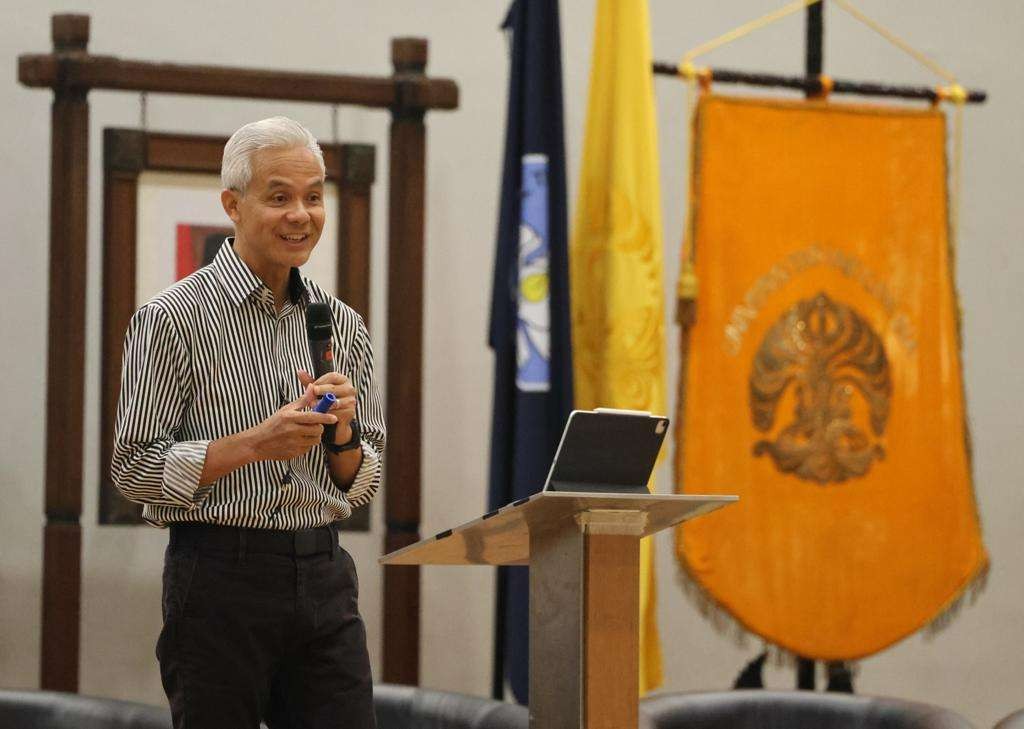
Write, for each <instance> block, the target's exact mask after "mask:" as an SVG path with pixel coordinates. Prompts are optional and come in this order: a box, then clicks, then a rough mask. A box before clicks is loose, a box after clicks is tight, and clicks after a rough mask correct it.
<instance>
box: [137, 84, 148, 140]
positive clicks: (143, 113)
mask: <svg viewBox="0 0 1024 729" xmlns="http://www.w3.org/2000/svg"><path fill="white" fill-rule="evenodd" d="M139 127H140V128H141V129H142V131H144V132H148V131H149V96H148V94H146V92H145V91H143V92H142V93H141V94H139Z"/></svg>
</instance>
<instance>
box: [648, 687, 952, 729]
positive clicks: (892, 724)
mask: <svg viewBox="0 0 1024 729" xmlns="http://www.w3.org/2000/svg"><path fill="white" fill-rule="evenodd" d="M640 727H641V729H684V728H685V729H970V727H971V724H970V722H968V721H967V720H966V719H965V718H963V717H962V716H960V715H959V714H957V713H956V712H953V711H950V710H949V709H943V708H941V707H938V706H931V705H929V704H922V703H918V702H914V701H903V700H901V699H891V698H880V697H872V696H851V695H849V694H836V693H818V692H814V691H763V690H750V691H742V690H741V691H721V692H714V693H675V694H661V695H655V696H652V697H649V698H645V699H643V700H641V702H640Z"/></svg>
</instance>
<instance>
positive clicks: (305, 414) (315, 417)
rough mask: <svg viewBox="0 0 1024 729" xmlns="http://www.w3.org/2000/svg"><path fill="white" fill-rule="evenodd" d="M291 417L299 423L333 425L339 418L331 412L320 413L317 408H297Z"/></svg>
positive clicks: (294, 421)
mask: <svg viewBox="0 0 1024 729" xmlns="http://www.w3.org/2000/svg"><path fill="white" fill-rule="evenodd" d="M289 419H290V420H291V421H292V422H293V423H298V424H299V425H333V424H334V423H337V422H338V418H337V416H335V415H332V414H331V413H318V412H316V411H315V410H296V411H295V412H293V413H291V414H290V416H289Z"/></svg>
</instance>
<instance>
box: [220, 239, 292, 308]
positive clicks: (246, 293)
mask: <svg viewBox="0 0 1024 729" xmlns="http://www.w3.org/2000/svg"><path fill="white" fill-rule="evenodd" d="M234 244H235V239H234V236H229V237H228V238H225V239H224V243H222V244H221V247H220V250H219V251H217V255H216V256H214V258H213V262H212V263H211V264H210V265H211V266H212V267H213V268H214V269H215V270H216V271H217V275H218V278H220V282H221V285H222V286H223V287H224V290H225V291H226V292H227V295H228V298H230V299H231V300H232V301H233V302H234V303H235V305H237V306H241V305H242V304H243V303H244V302H245V300H246V299H248V298H249V297H252V296H256V297H259V298H265V297H266V296H267V295H269V296H270V303H271V304H273V293H272V292H271V291H270V289H269V288H268V287H267V285H266V284H265V283H263V281H262V280H260V278H259V276H257V275H256V274H255V273H253V272H252V269H250V268H249V266H247V265H246V263H245V261H243V260H242V259H241V258H240V257H239V255H238V253H236V252H235V247H234ZM288 298H289V299H291V302H292V303H293V304H300V303H302V304H308V303H309V291H308V290H307V289H306V285H305V284H304V283H303V282H302V276H301V274H300V273H299V269H297V268H294V267H293V268H292V270H291V271H290V272H289V274H288Z"/></svg>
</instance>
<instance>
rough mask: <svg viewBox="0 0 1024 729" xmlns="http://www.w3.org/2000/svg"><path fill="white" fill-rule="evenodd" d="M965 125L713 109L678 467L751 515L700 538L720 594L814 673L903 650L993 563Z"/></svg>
mask: <svg viewBox="0 0 1024 729" xmlns="http://www.w3.org/2000/svg"><path fill="white" fill-rule="evenodd" d="M944 119H945V118H944V116H943V114H942V113H941V112H940V111H938V110H921V111H918V110H907V109H890V108H881V107H869V106H846V105H838V104H830V103H827V102H780V101H764V100H748V99H737V98H725V97H717V96H707V97H704V98H702V99H701V101H700V105H699V107H698V110H697V115H696V121H695V125H694V141H693V145H694V146H693V150H694V161H693V179H692V184H691V204H692V205H693V208H692V210H691V214H692V228H691V237H690V240H691V241H692V246H693V247H692V250H693V255H694V262H695V267H696V274H697V280H698V281H699V286H700V293H699V296H698V297H697V304H696V322H695V324H694V325H693V326H692V328H690V329H689V332H688V334H687V333H684V335H683V336H684V342H683V345H684V346H683V353H684V358H683V366H684V371H683V373H682V376H683V377H685V381H684V380H683V379H682V378H681V380H680V382H684V383H685V384H684V387H685V398H680V408H681V409H682V410H684V412H680V413H679V414H678V418H677V423H682V424H683V425H682V427H681V428H679V429H678V431H677V432H678V439H679V443H678V444H677V445H678V447H677V451H676V473H677V477H678V483H679V484H681V489H682V490H683V491H685V492H689V493H736V494H739V496H740V502H739V504H737V505H735V506H733V507H730V508H728V509H722V510H721V511H720V512H716V513H714V514H711V515H709V516H706V517H703V518H701V519H697V520H694V521H692V522H688V523H687V524H685V525H684V526H683V527H681V528H680V531H679V533H678V538H677V549H678V552H679V557H680V560H681V562H682V564H683V566H684V568H685V569H686V570H687V571H688V573H689V574H690V576H691V577H692V578H693V579H695V580H696V581H697V583H698V584H699V585H700V586H701V587H702V588H703V590H704V591H705V594H706V595H707V596H708V597H710V598H711V599H712V600H713V601H714V602H716V603H717V604H718V605H719V606H720V607H722V608H724V609H725V610H726V611H728V612H729V613H730V614H731V615H732V616H733V617H735V618H736V619H737V620H738V621H739V622H740V623H741V624H742V625H743V626H745V627H746V628H747V629H748V630H750V631H751V632H753V633H756V634H757V635H759V636H762V637H763V638H765V639H766V640H768V641H770V642H771V643H774V644H776V645H779V646H781V647H783V648H785V649H787V650H789V651H792V652H794V653H796V654H798V655H801V656H804V657H807V658H814V659H821V660H847V659H855V658H860V657H863V656H867V655H870V654H872V653H875V652H877V651H879V650H881V649H883V648H885V647H886V646H888V645H890V644H892V643H894V642H895V641H898V640H900V639H901V638H903V637H905V636H907V635H909V634H911V633H913V632H914V631H915V630H917V629H919V628H921V627H922V626H925V625H927V624H928V623H930V622H931V621H932V620H934V619H935V618H936V617H937V616H939V615H940V614H942V613H943V612H944V611H945V610H946V609H947V608H949V607H950V606H951V605H952V604H953V603H954V602H955V601H956V600H957V599H958V598H959V597H960V596H961V595H962V594H963V593H964V591H965V589H966V588H967V587H969V586H970V585H971V584H972V583H973V582H974V580H975V579H976V578H977V577H979V576H980V575H981V574H982V573H983V572H984V570H985V569H986V567H987V561H988V558H987V555H986V552H985V548H984V546H983V544H982V541H981V529H980V525H979V522H978V516H977V512H976V508H975V502H974V495H973V489H972V484H971V476H970V457H969V447H968V443H967V441H968V434H967V429H966V424H965V406H964V398H963V388H962V379H961V371H960V357H959V352H960V344H959V334H958V311H957V303H956V295H955V290H954V285H953V280H952V261H951V252H950V250H949V237H948V230H947V215H948V210H947V197H946V164H945V154H944V150H945V121H944ZM687 336H688V341H687V339H686V338H687Z"/></svg>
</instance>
